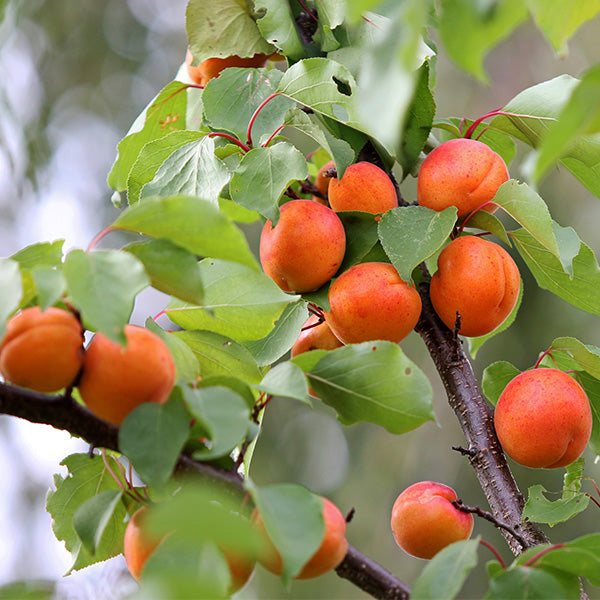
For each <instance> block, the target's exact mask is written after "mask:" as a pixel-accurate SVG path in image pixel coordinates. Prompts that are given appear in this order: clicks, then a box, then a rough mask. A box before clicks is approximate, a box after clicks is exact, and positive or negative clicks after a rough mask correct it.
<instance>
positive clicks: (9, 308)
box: [0, 258, 23, 339]
mask: <svg viewBox="0 0 600 600" xmlns="http://www.w3.org/2000/svg"><path fill="white" fill-rule="evenodd" d="M0 289H1V290H2V294H0V339H1V338H2V337H3V336H4V329H5V327H6V320H7V319H8V317H10V315H11V314H12V313H13V312H14V311H15V310H16V309H17V308H18V307H19V302H20V301H21V296H22V295H23V287H22V282H21V271H20V270H19V264H18V263H17V262H15V261H14V260H11V259H9V258H0Z"/></svg>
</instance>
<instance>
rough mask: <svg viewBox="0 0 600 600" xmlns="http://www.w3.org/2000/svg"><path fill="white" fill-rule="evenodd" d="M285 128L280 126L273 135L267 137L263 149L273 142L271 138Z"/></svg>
mask: <svg viewBox="0 0 600 600" xmlns="http://www.w3.org/2000/svg"><path fill="white" fill-rule="evenodd" d="M284 127H285V125H280V126H279V127H278V128H277V129H276V130H275V131H274V132H273V134H272V135H271V136H270V137H269V139H268V140H267V141H266V142H265V143H264V144H263V148H266V147H267V146H268V145H269V144H270V143H271V142H272V140H273V138H274V137H275V136H276V135H277V134H278V133H279V132H280V131H281V130H282V129H283V128H284Z"/></svg>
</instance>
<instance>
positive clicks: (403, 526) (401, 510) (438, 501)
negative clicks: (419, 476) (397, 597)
mask: <svg viewBox="0 0 600 600" xmlns="http://www.w3.org/2000/svg"><path fill="white" fill-rule="evenodd" d="M456 499H457V496H456V492H455V491H454V490H453V489H452V488H451V487H448V486H447V485H444V484H443V483H436V482H435V481H420V482H418V483H414V484H413V485H411V486H409V487H407V488H406V489H405V490H404V491H403V492H402V493H401V494H400V495H399V496H398V497H397V498H396V501H395V502H394V506H393V508H392V519H391V526H392V533H393V534H394V538H395V540H396V543H397V544H398V546H400V548H402V550H404V551H405V552H406V553H408V554H410V555H411V556H415V557H416V558H425V559H430V558H433V557H434V556H435V555H436V554H437V553H438V552H439V551H440V550H442V549H444V548H445V547H446V546H448V545H450V544H452V543H454V542H458V541H461V540H467V539H469V537H470V535H471V532H472V531H473V516H472V515H471V514H469V513H465V512H462V511H460V510H458V509H457V508H456V507H455V506H454V505H453V504H452V501H453V500H456Z"/></svg>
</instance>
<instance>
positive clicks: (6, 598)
mask: <svg viewBox="0 0 600 600" xmlns="http://www.w3.org/2000/svg"><path fill="white" fill-rule="evenodd" d="M1 4H2V3H1V2H0V5H1ZM0 8H1V6H0ZM0 598H1V599H2V600H54V598H56V585H55V583H54V582H53V581H43V580H42V581H29V580H28V581H13V582H11V583H8V584H6V585H2V586H0Z"/></svg>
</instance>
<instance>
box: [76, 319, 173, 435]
mask: <svg viewBox="0 0 600 600" xmlns="http://www.w3.org/2000/svg"><path fill="white" fill-rule="evenodd" d="M125 337H126V339H127V344H126V345H125V346H121V345H119V344H117V343H116V342H113V341H112V340H110V339H108V338H107V337H106V336H105V335H103V334H102V333H96V334H95V335H94V337H93V338H92V341H91V342H90V344H89V345H88V347H87V350H86V353H85V361H84V365H83V372H82V375H81V379H80V381H79V393H80V395H81V398H82V400H83V401H84V403H85V404H86V406H87V407H88V408H89V409H90V410H91V411H92V412H93V413H94V414H95V415H96V416H98V417H100V418H101V419H104V420H106V421H109V422H110V423H114V424H115V425H120V424H121V423H122V422H123V419H124V418H125V417H126V416H127V415H128V414H129V413H130V412H131V411H132V410H133V409H134V408H135V407H136V406H138V405H139V404H142V402H157V403H159V404H164V403H165V402H166V401H167V400H168V398H169V395H170V394H171V390H172V389H173V386H174V385H175V377H176V373H175V363H174V362H173V358H172V357H171V353H170V352H169V349H168V348H167V345H166V344H165V343H164V342H163V341H162V340H161V339H160V338H159V337H158V336H157V335H156V334H155V333H152V332H151V331H150V330H148V329H145V328H144V327H137V326H136V325H126V326H125Z"/></svg>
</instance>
